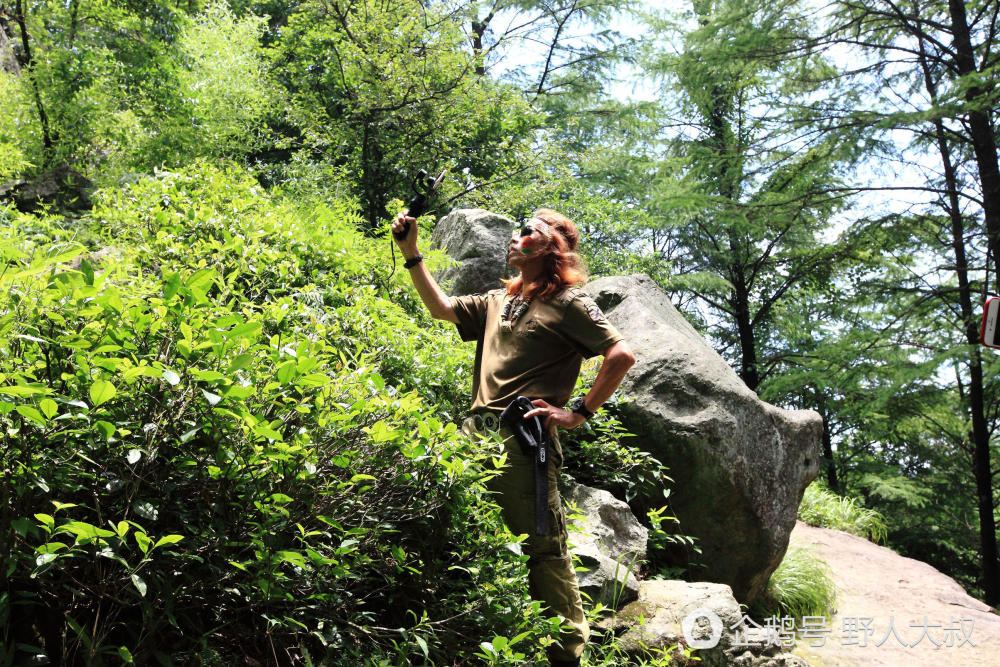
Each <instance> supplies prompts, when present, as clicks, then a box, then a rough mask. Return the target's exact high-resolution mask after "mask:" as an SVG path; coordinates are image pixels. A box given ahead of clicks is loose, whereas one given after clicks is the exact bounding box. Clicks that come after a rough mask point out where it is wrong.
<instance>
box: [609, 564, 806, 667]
mask: <svg viewBox="0 0 1000 667" xmlns="http://www.w3.org/2000/svg"><path fill="white" fill-rule="evenodd" d="M598 627H599V628H600V629H602V630H611V631H614V632H616V633H622V634H621V638H620V640H619V646H621V648H622V649H623V650H624V651H625V653H626V655H628V656H630V657H636V658H638V657H642V656H644V655H647V654H649V653H650V652H651V651H654V650H660V649H668V648H670V647H671V646H674V645H680V646H684V647H693V648H696V649H697V650H696V651H695V652H694V655H695V656H696V657H698V658H700V659H701V662H700V663H698V664H700V665H705V666H706V667H809V663H807V662H806V661H805V660H803V659H802V658H800V657H798V656H796V655H792V654H791V653H785V652H782V649H781V647H778V646H774V645H767V646H765V645H764V642H755V641H754V635H753V633H752V632H750V633H749V634H748V631H747V628H746V626H745V624H744V617H743V613H742V612H741V611H740V605H739V603H737V602H736V598H735V597H733V591H732V589H731V588H730V587H729V586H727V585H725V584H716V583H709V582H686V581H674V580H654V581H643V582H641V583H640V585H639V599H638V600H636V601H635V602H632V603H630V604H628V605H626V606H625V607H624V608H623V609H622V610H621V611H620V612H618V613H617V614H615V615H613V616H610V617H609V618H607V619H605V620H604V621H602V622H601V623H600V625H599V626H598Z"/></svg>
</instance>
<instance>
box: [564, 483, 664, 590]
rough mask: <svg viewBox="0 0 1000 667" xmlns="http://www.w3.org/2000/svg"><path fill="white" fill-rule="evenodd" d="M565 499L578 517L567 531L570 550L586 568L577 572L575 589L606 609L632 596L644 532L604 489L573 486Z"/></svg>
mask: <svg viewBox="0 0 1000 667" xmlns="http://www.w3.org/2000/svg"><path fill="white" fill-rule="evenodd" d="M564 499H565V500H567V501H569V502H571V503H573V504H574V505H576V508H577V510H578V512H579V514H580V515H581V517H580V518H579V519H576V520H571V521H570V535H569V541H570V551H572V552H573V554H574V555H576V556H577V557H578V558H579V559H580V563H581V565H583V567H585V568H587V570H586V571H578V572H577V579H578V580H579V582H580V590H581V591H582V592H584V593H586V594H587V595H589V596H590V599H591V600H593V601H594V602H595V603H597V602H600V603H602V604H604V605H605V606H606V607H610V608H617V607H620V606H621V605H622V604H625V603H627V602H631V601H632V600H635V599H636V598H637V597H638V596H639V580H638V575H639V568H638V565H639V563H640V562H641V561H642V560H643V559H644V558H645V557H646V539H647V538H648V536H649V531H648V530H646V527H645V526H643V525H642V524H640V523H639V521H638V520H637V519H636V518H635V517H634V516H633V515H632V511H631V510H630V509H629V507H628V505H626V504H625V503H623V502H622V501H620V500H618V499H617V498H615V497H614V496H612V495H611V494H610V493H608V492H607V491H602V490H600V489H594V488H591V487H589V486H584V485H583V484H574V485H573V486H572V487H570V488H569V490H567V492H566V493H565V494H564Z"/></svg>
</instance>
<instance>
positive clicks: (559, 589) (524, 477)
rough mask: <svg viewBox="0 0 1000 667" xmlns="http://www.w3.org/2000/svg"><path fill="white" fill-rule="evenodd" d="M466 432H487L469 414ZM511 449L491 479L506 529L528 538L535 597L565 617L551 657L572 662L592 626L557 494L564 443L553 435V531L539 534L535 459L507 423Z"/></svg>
mask: <svg viewBox="0 0 1000 667" xmlns="http://www.w3.org/2000/svg"><path fill="white" fill-rule="evenodd" d="M462 432H463V433H465V434H467V435H470V436H473V435H475V434H477V433H486V431H485V429H483V428H481V426H480V425H479V424H478V423H477V417H475V416H473V417H469V418H468V419H466V420H465V422H463V424H462ZM499 432H500V437H502V438H503V440H504V449H505V451H506V452H507V465H506V466H505V467H504V468H503V470H502V471H501V472H500V474H499V475H498V476H496V477H494V478H493V479H492V480H491V481H490V483H489V489H490V491H492V492H493V498H494V500H496V502H497V504H498V505H500V508H501V510H502V511H503V518H504V521H506V523H507V527H508V528H509V529H510V531H511V532H512V533H514V534H515V535H520V534H522V533H524V534H526V535H527V536H528V538H527V540H525V541H524V542H522V546H523V548H524V552H525V553H526V554H527V555H528V584H529V591H530V593H531V597H533V598H534V599H536V600H538V601H540V602H542V603H543V604H545V605H547V606H548V610H549V613H550V614H558V615H559V616H561V617H562V618H563V619H564V620H563V632H562V633H561V635H560V636H559V637H558V638H557V639H558V642H557V643H556V644H553V645H552V646H550V647H549V649H548V652H549V658H550V659H555V660H573V659H575V658H579V657H580V655H581V654H582V653H583V648H584V646H586V645H587V640H588V639H589V638H590V628H589V626H588V625H587V618H586V616H584V613H583V603H582V601H581V600H580V588H579V585H578V584H577V580H576V572H575V571H574V570H573V561H572V559H571V557H570V555H569V551H568V550H567V549H566V539H567V534H566V517H565V514H564V513H563V509H562V499H561V498H560V496H559V486H558V479H559V469H560V468H561V467H562V462H563V457H562V446H561V444H560V443H559V438H558V437H557V436H554V435H552V434H551V433H550V437H549V443H550V446H549V455H550V456H549V461H550V464H549V534H548V535H547V536H545V537H543V536H541V535H536V534H535V463H534V460H533V459H532V458H531V457H528V456H525V455H524V454H523V453H522V452H521V446H520V445H519V444H518V442H517V439H516V438H515V437H514V435H513V433H512V432H511V430H510V429H509V428H507V427H506V426H501V427H500V429H499Z"/></svg>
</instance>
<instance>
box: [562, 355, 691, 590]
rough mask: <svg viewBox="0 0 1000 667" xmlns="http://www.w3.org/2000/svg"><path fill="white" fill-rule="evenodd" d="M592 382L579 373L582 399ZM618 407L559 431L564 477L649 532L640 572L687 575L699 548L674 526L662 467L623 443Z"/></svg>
mask: <svg viewBox="0 0 1000 667" xmlns="http://www.w3.org/2000/svg"><path fill="white" fill-rule="evenodd" d="M593 379H594V373H593V372H592V369H588V372H585V373H583V374H581V377H580V382H579V383H578V387H577V388H578V390H580V392H581V395H582V393H583V392H584V391H586V390H587V389H589V388H590V386H591V385H592V384H593ZM617 405H618V403H617V400H615V399H612V400H610V401H608V402H607V403H606V404H605V405H604V407H603V408H602V409H601V410H600V411H598V412H597V414H595V415H594V416H593V417H592V418H590V419H589V420H587V421H586V422H584V423H583V424H582V425H580V426H579V427H577V428H575V429H572V430H570V431H565V432H563V434H562V436H561V439H562V442H563V457H564V465H563V473H564V474H565V475H566V476H567V477H568V478H569V479H572V480H573V481H575V482H578V483H580V484H586V485H587V486H593V487H597V488H600V489H605V490H607V491H609V492H610V493H611V494H612V495H613V496H615V497H616V498H618V499H619V500H621V501H623V502H625V503H628V505H629V508H630V509H631V510H632V513H633V514H634V515H635V516H636V517H637V518H639V520H640V521H642V523H644V524H645V525H646V526H647V528H649V529H650V533H649V540H648V542H647V561H646V563H645V564H644V570H645V571H646V572H647V573H648V574H650V575H652V576H665V577H676V576H679V575H680V573H682V572H684V571H685V570H686V567H687V566H686V562H687V561H689V560H690V558H691V553H692V552H697V551H698V550H699V549H698V547H696V546H695V544H694V538H693V537H691V536H689V535H684V534H683V533H682V532H681V526H680V523H679V521H678V520H677V518H676V517H674V516H672V515H671V513H670V511H669V499H670V489H671V486H672V485H673V479H671V478H670V476H669V475H668V474H667V472H668V470H667V468H666V466H664V465H663V464H662V463H660V462H659V461H658V460H657V459H656V458H655V457H653V456H652V455H650V454H649V453H648V452H644V451H642V450H640V449H638V448H636V447H632V446H630V445H628V444H627V438H629V437H632V434H631V433H629V432H628V431H627V430H626V429H625V427H624V426H623V425H622V423H621V420H620V419H619V415H618V410H617ZM681 561H683V562H681Z"/></svg>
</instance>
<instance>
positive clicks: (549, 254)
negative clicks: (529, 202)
mask: <svg viewBox="0 0 1000 667" xmlns="http://www.w3.org/2000/svg"><path fill="white" fill-rule="evenodd" d="M531 217H533V218H538V219H539V220H544V221H545V222H546V223H547V224H548V225H549V229H550V230H551V234H550V235H549V244H548V247H547V248H546V249H545V251H544V252H545V255H544V256H545V270H544V271H543V278H542V283H541V286H540V287H538V288H537V289H535V291H534V293H533V294H526V295H525V296H528V297H530V298H532V299H543V300H544V299H548V298H549V297H550V296H553V295H555V294H558V293H559V292H561V291H562V290H564V289H566V288H567V287H572V286H573V285H582V284H583V283H585V282H587V272H586V270H585V269H584V268H583V262H582V261H581V259H580V256H579V255H577V254H576V252H574V251H575V250H576V246H577V244H579V242H580V232H579V231H577V229H576V225H574V224H573V221H572V220H570V219H569V218H567V217H566V216H565V215H563V214H562V213H559V212H557V211H554V210H552V209H551V208H540V209H538V210H537V211H535V212H534V213H532V215H531ZM523 283H524V279H523V278H522V276H521V275H520V274H518V276H517V277H516V278H512V279H510V280H505V281H504V285H505V286H506V287H507V293H508V294H510V295H514V294H517V293H518V292H519V291H520V290H521V287H522V285H523Z"/></svg>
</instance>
